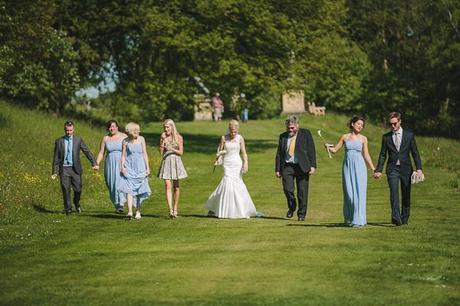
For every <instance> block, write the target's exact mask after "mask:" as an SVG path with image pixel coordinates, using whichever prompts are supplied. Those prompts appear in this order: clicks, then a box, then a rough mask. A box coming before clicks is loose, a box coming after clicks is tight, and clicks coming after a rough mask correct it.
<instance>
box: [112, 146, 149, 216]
mask: <svg viewBox="0 0 460 306" xmlns="http://www.w3.org/2000/svg"><path fill="white" fill-rule="evenodd" d="M124 166H125V168H126V174H125V175H124V176H121V180H120V185H119V187H118V189H119V190H120V191H121V192H124V193H129V194H132V195H133V197H136V196H138V197H139V205H140V204H142V202H143V201H144V200H145V199H147V198H148V197H149V196H150V194H151V193H152V192H151V190H150V186H149V181H148V177H147V174H146V172H145V170H146V167H145V162H144V156H143V150H142V145H141V144H140V143H131V142H126V160H125V165H124ZM133 205H134V206H135V207H137V201H136V200H135V199H134V201H133Z"/></svg>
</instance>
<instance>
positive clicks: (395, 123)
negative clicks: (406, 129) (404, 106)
mask: <svg viewBox="0 0 460 306" xmlns="http://www.w3.org/2000/svg"><path fill="white" fill-rule="evenodd" d="M398 123H399V121H398V122H394V123H393V122H390V124H391V125H392V126H395V125H397V124H398Z"/></svg>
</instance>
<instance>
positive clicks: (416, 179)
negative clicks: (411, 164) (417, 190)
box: [410, 171, 425, 184]
mask: <svg viewBox="0 0 460 306" xmlns="http://www.w3.org/2000/svg"><path fill="white" fill-rule="evenodd" d="M424 180H425V176H424V175H423V173H422V174H419V173H417V171H414V172H412V175H411V176H410V182H411V183H412V184H418V183H421V182H423V181H424Z"/></svg>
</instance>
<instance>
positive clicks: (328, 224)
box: [286, 223, 394, 228]
mask: <svg viewBox="0 0 460 306" xmlns="http://www.w3.org/2000/svg"><path fill="white" fill-rule="evenodd" d="M286 226H304V227H347V228H354V227H352V226H349V225H347V224H345V223H319V224H293V223H289V224H286ZM366 226H367V227H372V226H380V227H394V225H392V224H391V223H367V225H366Z"/></svg>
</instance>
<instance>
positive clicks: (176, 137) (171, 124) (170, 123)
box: [163, 119, 180, 143]
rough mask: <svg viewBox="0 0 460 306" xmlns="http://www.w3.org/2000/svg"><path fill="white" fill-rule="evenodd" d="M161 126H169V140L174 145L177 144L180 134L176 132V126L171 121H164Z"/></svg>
mask: <svg viewBox="0 0 460 306" xmlns="http://www.w3.org/2000/svg"><path fill="white" fill-rule="evenodd" d="M163 125H170V126H171V130H172V132H171V138H172V141H173V142H174V143H177V142H178V140H179V137H180V134H179V132H178V131H177V128H176V124H175V123H174V121H173V120H172V119H166V120H165V121H164V122H163Z"/></svg>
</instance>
